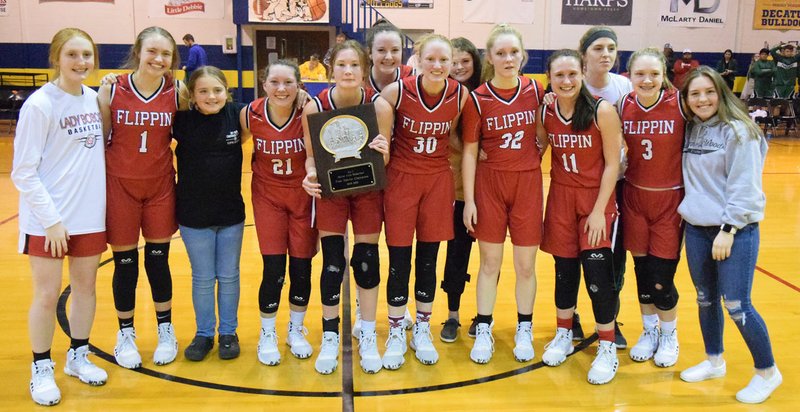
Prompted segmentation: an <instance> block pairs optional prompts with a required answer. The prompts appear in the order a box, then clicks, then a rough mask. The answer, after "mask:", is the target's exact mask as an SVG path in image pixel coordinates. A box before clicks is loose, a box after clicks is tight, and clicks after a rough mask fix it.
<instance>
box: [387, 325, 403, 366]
mask: <svg viewBox="0 0 800 412" xmlns="http://www.w3.org/2000/svg"><path fill="white" fill-rule="evenodd" d="M406 350H408V349H407V347H406V330H405V329H404V328H403V327H396V328H392V327H390V328H389V338H388V339H386V351H385V352H383V367H384V368H386V369H389V370H397V369H400V367H401V366H403V364H404V363H405V362H406V357H405V355H406Z"/></svg>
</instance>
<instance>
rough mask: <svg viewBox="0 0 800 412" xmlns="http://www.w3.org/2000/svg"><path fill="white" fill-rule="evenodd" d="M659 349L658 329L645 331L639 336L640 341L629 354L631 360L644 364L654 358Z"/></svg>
mask: <svg viewBox="0 0 800 412" xmlns="http://www.w3.org/2000/svg"><path fill="white" fill-rule="evenodd" d="M657 349H658V327H655V328H651V329H645V330H643V331H642V334H641V335H640V336H639V340H638V341H637V342H636V344H635V345H633V347H632V348H631V352H630V353H629V355H630V357H631V359H633V360H634V361H636V362H644V361H648V360H650V359H652V358H653V355H655V354H656V350H657Z"/></svg>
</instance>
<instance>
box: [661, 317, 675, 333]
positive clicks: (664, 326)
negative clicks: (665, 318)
mask: <svg viewBox="0 0 800 412" xmlns="http://www.w3.org/2000/svg"><path fill="white" fill-rule="evenodd" d="M677 323H678V318H675V320H673V321H671V322H661V333H663V334H664V335H669V334H670V333H672V331H674V330H675V326H676V325H677Z"/></svg>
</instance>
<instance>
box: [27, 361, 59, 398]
mask: <svg viewBox="0 0 800 412" xmlns="http://www.w3.org/2000/svg"><path fill="white" fill-rule="evenodd" d="M55 369H56V364H55V363H54V362H53V361H52V360H51V359H43V360H40V361H36V362H33V363H31V385H30V386H31V398H33V401H34V402H36V403H38V404H39V405H44V406H51V405H55V404H57V403H59V402H60V401H61V391H60V390H58V385H56V379H55V376H54V374H55Z"/></svg>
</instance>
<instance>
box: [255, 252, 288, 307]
mask: <svg viewBox="0 0 800 412" xmlns="http://www.w3.org/2000/svg"><path fill="white" fill-rule="evenodd" d="M261 260H262V261H263V262H264V269H263V270H262V272H261V286H260V287H259V288H258V308H259V309H260V310H261V312H262V313H275V312H277V311H278V307H279V306H280V300H281V290H282V289H283V282H284V278H285V277H286V275H285V273H286V255H261Z"/></svg>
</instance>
